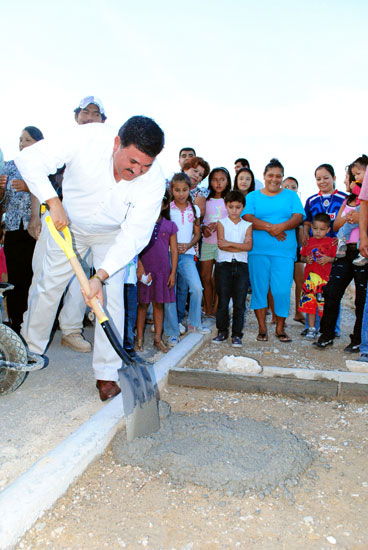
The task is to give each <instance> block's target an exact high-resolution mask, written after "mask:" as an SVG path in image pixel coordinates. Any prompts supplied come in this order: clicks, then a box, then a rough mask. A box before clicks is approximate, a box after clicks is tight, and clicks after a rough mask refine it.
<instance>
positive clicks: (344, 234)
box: [313, 155, 368, 353]
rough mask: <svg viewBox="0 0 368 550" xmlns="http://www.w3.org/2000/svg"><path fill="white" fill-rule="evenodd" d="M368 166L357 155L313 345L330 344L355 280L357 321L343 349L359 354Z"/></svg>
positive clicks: (366, 271) (366, 270) (367, 269)
mask: <svg viewBox="0 0 368 550" xmlns="http://www.w3.org/2000/svg"><path fill="white" fill-rule="evenodd" d="M367 166H368V157H367V156H366V155H363V156H362V157H359V158H357V159H356V160H355V161H354V162H353V163H352V164H351V165H350V167H349V168H350V171H351V173H352V176H353V178H352V181H351V183H350V195H349V196H348V197H347V198H345V200H344V201H343V203H342V205H341V207H340V210H339V212H338V214H337V217H336V220H335V221H334V224H333V230H334V231H335V232H336V231H339V232H338V234H337V237H338V239H339V245H338V249H337V254H336V256H337V258H336V261H335V262H334V264H333V265H332V269H331V274H330V278H329V281H328V283H327V285H326V287H325V288H324V299H325V305H324V311H323V317H322V319H321V326H320V333H321V336H320V337H319V339H318V341H317V342H314V344H313V345H314V346H315V347H316V348H319V349H324V348H326V347H327V346H331V345H332V344H333V342H334V337H335V325H336V321H337V318H338V314H339V309H340V303H341V300H342V297H343V295H344V293H345V290H346V288H347V287H348V285H349V284H350V282H351V281H352V280H353V279H354V283H355V315H356V318H355V324H354V329H353V332H352V334H350V340H351V341H350V344H348V345H347V346H346V347H345V348H344V351H346V352H349V353H358V352H359V345H360V342H361V330H362V318H363V310H364V303H365V297H366V290H367V279H368V264H366V263H365V262H364V258H362V257H359V249H358V246H357V243H358V241H359V227H358V226H357V225H356V224H357V223H359V199H358V196H359V193H360V186H361V184H362V181H363V177H364V173H365V171H366V169H367Z"/></svg>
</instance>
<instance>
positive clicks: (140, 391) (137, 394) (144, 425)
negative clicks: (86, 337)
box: [46, 216, 160, 441]
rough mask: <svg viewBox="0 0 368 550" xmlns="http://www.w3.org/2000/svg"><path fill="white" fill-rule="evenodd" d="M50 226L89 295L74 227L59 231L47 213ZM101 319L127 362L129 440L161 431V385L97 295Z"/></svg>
mask: <svg viewBox="0 0 368 550" xmlns="http://www.w3.org/2000/svg"><path fill="white" fill-rule="evenodd" d="M46 223H47V227H48V228H49V231H50V233H51V236H52V237H53V239H54V240H55V242H56V243H57V244H58V245H59V246H60V248H61V249H62V250H63V251H64V252H65V254H66V256H67V258H68V260H69V261H70V263H71V265H72V268H73V270H74V273H75V275H76V277H77V279H78V281H79V282H80V284H81V286H82V288H83V290H84V292H85V293H86V295H88V294H89V291H90V288H89V282H88V279H87V277H86V274H85V273H84V271H83V269H82V266H81V265H80V263H79V261H78V258H77V257H76V255H75V252H74V250H73V243H72V237H71V234H70V231H69V229H68V228H67V227H65V228H64V229H63V231H62V233H63V236H62V235H61V234H60V233H59V231H57V229H56V227H55V226H54V223H53V221H52V219H51V218H50V216H47V217H46ZM89 307H90V308H91V309H92V311H93V312H94V314H95V315H96V318H97V320H98V322H99V323H100V325H101V327H102V328H103V330H104V332H105V334H106V336H107V338H108V339H109V342H110V344H111V345H112V347H113V348H114V350H115V351H116V353H117V354H118V355H119V357H120V358H121V359H122V361H123V364H122V366H121V368H120V369H119V370H118V373H119V380H120V387H121V393H122V397H123V408H124V413H125V417H126V430H127V440H128V441H133V439H135V438H136V437H139V436H142V435H148V434H150V433H153V432H157V431H158V430H159V429H160V417H159V412H158V398H157V385H156V384H155V383H154V382H153V380H152V377H151V374H150V372H149V370H148V368H147V367H146V366H144V365H141V364H140V363H139V362H137V361H135V360H133V359H132V358H131V357H130V356H129V355H128V353H127V352H126V351H125V349H124V348H123V345H122V343H121V340H120V338H119V336H118V335H117V334H116V332H115V331H114V329H113V327H112V326H111V324H110V321H109V318H108V317H107V315H106V312H105V311H104V310H103V309H102V307H101V305H100V303H99V301H98V300H97V298H92V300H90V301H89Z"/></svg>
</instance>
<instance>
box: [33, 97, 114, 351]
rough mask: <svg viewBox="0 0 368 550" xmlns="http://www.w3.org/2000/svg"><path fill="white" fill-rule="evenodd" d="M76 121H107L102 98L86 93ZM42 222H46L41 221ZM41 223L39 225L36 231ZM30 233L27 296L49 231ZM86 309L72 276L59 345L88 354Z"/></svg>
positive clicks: (60, 174) (57, 179)
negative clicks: (33, 240)
mask: <svg viewBox="0 0 368 550" xmlns="http://www.w3.org/2000/svg"><path fill="white" fill-rule="evenodd" d="M74 113H75V120H76V122H77V124H79V125H82V124H90V123H92V122H99V123H104V122H105V120H106V114H105V109H104V106H103V104H102V101H101V100H100V99H99V98H98V97H96V96H87V97H84V98H83V99H81V101H80V103H79V105H78V107H76V109H74ZM63 173H64V167H63V168H61V169H60V170H58V172H57V173H56V175H55V176H51V180H52V181H53V182H54V183H55V185H56V186H59V187H60V188H61V187H62V179H63ZM41 210H42V211H43V217H45V213H46V205H45V206H44V207H42V206H41ZM38 215H39V202H38V201H37V200H36V201H34V200H33V201H32V217H33V216H35V217H37V218H38ZM43 225H45V224H44V223H43ZM40 230H41V226H39V231H40ZM39 231H38V232H37V234H35V235H32V236H33V237H35V238H37V243H36V247H35V250H34V254H33V261H32V269H33V279H32V285H31V287H30V289H29V296H31V294H32V293H33V292H34V291H35V289H36V286H37V283H38V281H39V279H40V275H41V271H42V262H43V258H44V255H45V252H46V242H47V237H48V230H47V228H46V227H43V229H42V232H41V233H39ZM84 263H85V264H86V265H87V267H92V264H91V254H90V253H89V252H87V255H86V257H85V259H84ZM85 311H86V304H85V302H84V299H83V296H82V295H81V292H80V284H79V282H78V280H77V278H76V277H73V278H72V280H71V281H70V284H69V285H68V288H67V291H66V293H65V296H64V300H63V307H62V309H61V311H60V314H59V319H58V320H59V325H60V329H61V332H62V337H61V344H62V345H63V346H66V347H68V348H70V349H72V350H73V351H77V352H80V353H88V352H90V351H91V350H92V346H91V343H90V342H88V341H87V340H86V339H85V338H84V335H83V320H84V315H85ZM28 323H29V316H28V313H27V312H26V313H25V315H24V324H25V325H27V324H28Z"/></svg>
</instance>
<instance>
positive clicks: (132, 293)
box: [124, 284, 138, 349]
mask: <svg viewBox="0 0 368 550" xmlns="http://www.w3.org/2000/svg"><path fill="white" fill-rule="evenodd" d="M137 303H138V301H137V285H133V284H125V285H124V308H125V321H124V348H125V349H133V348H134V327H135V323H136V321H137Z"/></svg>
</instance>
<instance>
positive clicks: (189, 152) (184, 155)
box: [179, 149, 195, 169]
mask: <svg viewBox="0 0 368 550" xmlns="http://www.w3.org/2000/svg"><path fill="white" fill-rule="evenodd" d="M194 156H195V154H194V151H193V149H184V150H183V151H182V152H181V153H180V156H179V165H180V168H181V169H183V166H184V162H185V161H186V160H188V159H191V158H193V157H194Z"/></svg>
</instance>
